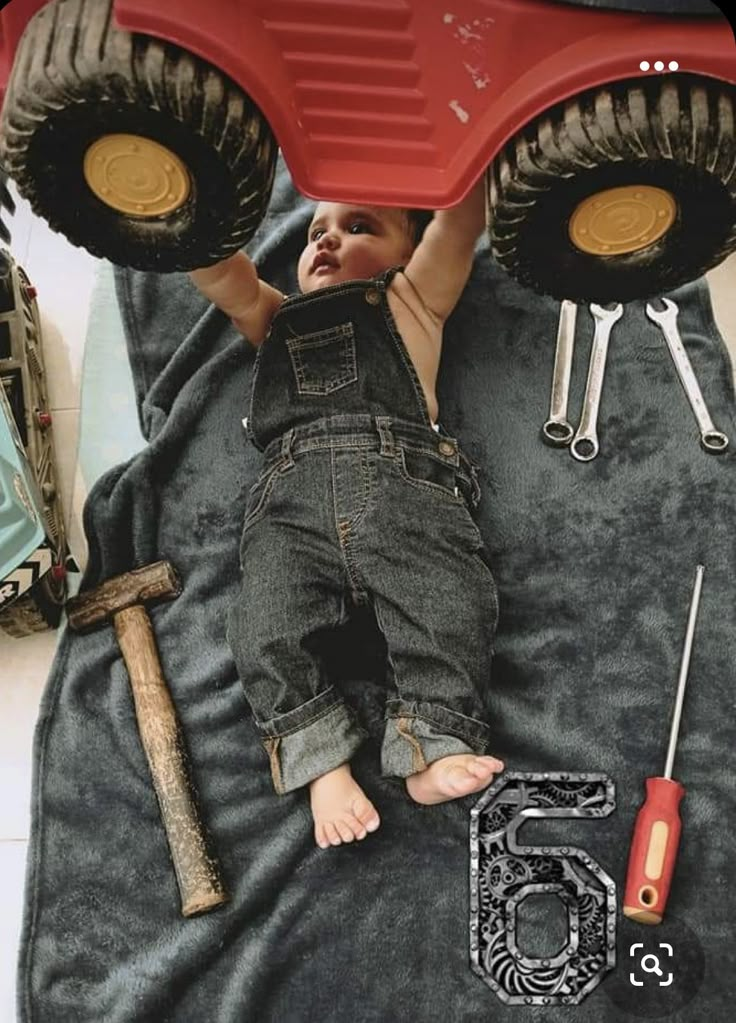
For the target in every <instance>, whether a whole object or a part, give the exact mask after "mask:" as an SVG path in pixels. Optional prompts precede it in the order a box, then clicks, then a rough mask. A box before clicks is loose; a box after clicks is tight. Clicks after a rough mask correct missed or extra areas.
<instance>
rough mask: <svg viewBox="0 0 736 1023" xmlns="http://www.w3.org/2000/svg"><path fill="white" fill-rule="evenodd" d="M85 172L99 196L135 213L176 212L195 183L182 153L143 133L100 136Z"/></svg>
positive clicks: (86, 159) (87, 157)
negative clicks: (190, 176) (190, 177)
mask: <svg viewBox="0 0 736 1023" xmlns="http://www.w3.org/2000/svg"><path fill="white" fill-rule="evenodd" d="M84 176H85V179H86V181H87V184H88V185H89V187H90V188H91V189H92V191H93V192H94V194H95V195H96V196H97V198H98V199H100V200H101V201H102V202H104V203H106V204H107V205H108V206H111V207H112V208H113V209H114V210H118V211H119V212H120V213H127V214H129V215H130V216H134V217H161V216H164V215H165V214H167V213H173V212H174V210H177V209H179V207H180V206H182V205H183V204H184V203H185V202H186V200H187V199H188V197H189V194H190V192H191V187H192V186H191V181H190V179H189V173H188V172H187V168H186V166H185V165H184V164H183V163H182V161H181V160H180V159H179V157H178V156H177V155H176V154H175V153H172V152H171V150H170V149H167V148H166V147H165V146H162V145H160V144H159V143H158V142H154V141H153V140H152V139H147V138H143V136H141V135H103V136H102V138H100V139H97V141H96V142H93V143H92V145H91V146H90V147H89V149H88V150H87V152H86V153H85V156H84Z"/></svg>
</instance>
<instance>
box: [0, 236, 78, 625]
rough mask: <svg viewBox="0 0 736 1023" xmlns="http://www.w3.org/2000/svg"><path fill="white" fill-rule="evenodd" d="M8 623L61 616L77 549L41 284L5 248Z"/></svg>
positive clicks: (0, 456)
mask: <svg viewBox="0 0 736 1023" xmlns="http://www.w3.org/2000/svg"><path fill="white" fill-rule="evenodd" d="M0 381H1V382H2V386H0V631H2V632H5V633H8V634H9V635H11V636H26V635H29V634H30V633H33V632H38V631H41V630H43V629H48V628H55V627H56V626H57V625H58V624H59V620H60V617H61V611H62V607H63V604H64V599H65V596H66V572H67V564H68V557H69V551H68V548H67V542H66V537H65V532H64V520H63V515H62V508H61V501H60V498H59V492H58V486H57V482H56V472H55V466H54V452H53V443H52V435H51V415H50V413H49V411H48V399H47V393H46V381H45V373H44V364H43V352H42V348H41V329H40V323H39V316H38V307H37V304H36V299H35V290H34V288H33V287H32V285H31V283H30V281H29V280H28V277H27V276H26V274H25V272H24V271H23V269H22V268H21V267H19V266H18V265H17V264H16V263H15V261H14V260H13V258H12V257H11V256H10V254H9V253H8V252H7V251H6V250H4V249H0Z"/></svg>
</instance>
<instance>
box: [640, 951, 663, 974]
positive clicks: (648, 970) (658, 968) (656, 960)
mask: <svg viewBox="0 0 736 1023" xmlns="http://www.w3.org/2000/svg"><path fill="white" fill-rule="evenodd" d="M647 959H653V960H654V966H647ZM639 965H640V966H641V968H642V970H644V972H645V973H656V974H657V976H659V977H663V976H664V974H663V973H662V968H661V966H660V965H659V957H658V956H655V955H654V954H653V953H651V952H648V953H647V955H645V956H642V958H641V962H640V963H639Z"/></svg>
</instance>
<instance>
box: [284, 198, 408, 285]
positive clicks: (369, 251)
mask: <svg viewBox="0 0 736 1023" xmlns="http://www.w3.org/2000/svg"><path fill="white" fill-rule="evenodd" d="M412 251H413V244H412V241H411V238H410V237H409V229H408V226H407V221H406V214H405V213H404V211H403V210H400V209H395V208H391V207H387V206H358V205H349V204H347V203H340V202H321V203H320V204H319V205H318V206H317V209H316V210H315V213H314V217H313V218H312V223H311V224H310V225H309V233H308V241H307V246H306V248H305V249H304V251H303V252H302V254H301V256H300V257H299V265H298V267H297V271H298V275H299V288H300V289H301V291H303V292H307V291H316V290H317V289H318V288H324V287H325V286H326V285H328V284H338V283H339V282H341V281H352V280H357V279H368V278H371V277H375V275H376V274H379V273H381V272H382V271H383V270H387V269H388V268H389V267H390V266H397V265H406V263H407V262H408V261H409V257H410V256H411V253H412Z"/></svg>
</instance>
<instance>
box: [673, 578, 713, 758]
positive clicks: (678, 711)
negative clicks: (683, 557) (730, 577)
mask: <svg viewBox="0 0 736 1023" xmlns="http://www.w3.org/2000/svg"><path fill="white" fill-rule="evenodd" d="M704 572H705V569H704V567H703V566H702V565H698V567H697V568H696V569H695V585H694V586H693V595H692V598H691V600H690V614H689V616H688V619H687V631H686V633H685V644H684V646H683V648H682V659H681V661H680V677H679V679H678V680H677V696H676V698H675V709H674V711H673V713H672V727H671V728H670V741H669V745H668V747H667V760H666V761H665V765H664V777H665V778H671V777H672V765H673V763H674V760H675V747H676V746H677V737H678V735H679V733H680V718H681V717H682V704H683V702H684V700H685V686H686V685H687V673H688V671H689V670H690V655H691V653H692V649H693V636H694V635H695V622H696V620H697V617H698V607H699V606H700V591H701V589H702V588H703V573H704Z"/></svg>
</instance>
